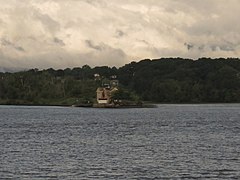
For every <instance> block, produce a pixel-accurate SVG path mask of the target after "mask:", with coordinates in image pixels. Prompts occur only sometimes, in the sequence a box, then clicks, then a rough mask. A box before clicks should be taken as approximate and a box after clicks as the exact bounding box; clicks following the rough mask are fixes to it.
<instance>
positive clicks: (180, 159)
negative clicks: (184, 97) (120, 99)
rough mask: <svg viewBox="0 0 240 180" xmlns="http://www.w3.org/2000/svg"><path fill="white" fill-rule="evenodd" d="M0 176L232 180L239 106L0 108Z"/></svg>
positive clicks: (239, 144) (238, 172)
mask: <svg viewBox="0 0 240 180" xmlns="http://www.w3.org/2000/svg"><path fill="white" fill-rule="evenodd" d="M0 162H1V163H0V179H4V180H5V179H198V178H199V179H201V178H202V179H205V178H210V179H220V178H222V179H240V105H232V104H230V105H159V106H158V108H154V109H91V108H89V109H84V108H60V107H24V106H22V107H17V106H0Z"/></svg>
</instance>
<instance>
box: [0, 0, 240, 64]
mask: <svg viewBox="0 0 240 180" xmlns="http://www.w3.org/2000/svg"><path fill="white" fill-rule="evenodd" d="M239 9H240V0H7V1H6V0H0V67H8V68H11V67H12V68H50V67H53V68H67V67H70V68H71V67H76V66H83V65H85V64H88V65H90V66H103V65H108V66H116V67H118V66H122V65H124V64H126V63H129V62H131V61H138V60H141V59H146V58H149V59H156V58H161V57H182V58H192V59H198V58H200V57H212V58H217V57H240V23H239V17H240V11H239Z"/></svg>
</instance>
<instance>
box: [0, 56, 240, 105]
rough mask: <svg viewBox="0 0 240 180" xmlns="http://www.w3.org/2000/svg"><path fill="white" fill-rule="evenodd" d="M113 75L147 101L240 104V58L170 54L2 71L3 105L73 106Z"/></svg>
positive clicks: (92, 95)
mask: <svg viewBox="0 0 240 180" xmlns="http://www.w3.org/2000/svg"><path fill="white" fill-rule="evenodd" d="M96 74H99V75H100V77H97V78H96ZM112 75H117V77H118V80H119V82H120V86H121V87H122V88H124V89H127V90H128V91H130V92H134V93H136V94H137V95H138V96H139V97H140V98H141V99H142V100H144V101H153V102H159V103H220V102H240V60H239V59H208V58H202V59H199V60H196V61H193V60H190V59H181V58H167V59H158V60H142V61H140V62H132V63H130V64H126V65H125V66H123V67H120V68H116V67H107V66H103V67H94V68H91V67H89V66H88V65H85V66H83V67H81V68H80V67H77V68H73V69H69V68H67V69H64V70H54V69H46V70H38V69H32V70H28V71H24V72H17V73H0V104H37V105H71V104H77V103H85V102H89V101H94V99H95V94H96V93H95V91H96V88H97V87H98V86H101V84H102V83H104V82H105V81H106V82H107V81H108V79H109V78H110V77H111V76H112Z"/></svg>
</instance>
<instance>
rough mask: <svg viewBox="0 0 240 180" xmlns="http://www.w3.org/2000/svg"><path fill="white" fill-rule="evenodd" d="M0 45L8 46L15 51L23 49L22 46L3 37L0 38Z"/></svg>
mask: <svg viewBox="0 0 240 180" xmlns="http://www.w3.org/2000/svg"><path fill="white" fill-rule="evenodd" d="M1 45H2V46H5V47H10V48H12V49H15V50H17V51H25V50H24V48H23V47H21V46H18V45H16V44H14V43H12V42H10V41H8V40H6V39H4V38H2V39H1Z"/></svg>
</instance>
